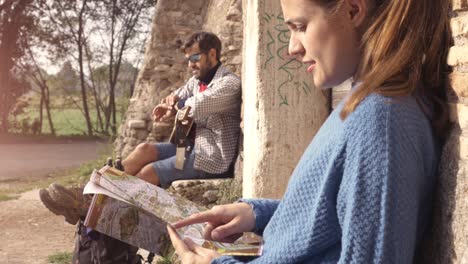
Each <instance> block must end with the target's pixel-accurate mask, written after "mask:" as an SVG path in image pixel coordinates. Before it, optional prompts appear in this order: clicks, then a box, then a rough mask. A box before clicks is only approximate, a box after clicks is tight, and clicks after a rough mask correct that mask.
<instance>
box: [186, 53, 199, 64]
mask: <svg viewBox="0 0 468 264" xmlns="http://www.w3.org/2000/svg"><path fill="white" fill-rule="evenodd" d="M201 55H202V53H196V54H192V55H190V56H189V57H188V58H185V61H186V62H189V61H190V62H198V61H199V60H200V59H201Z"/></svg>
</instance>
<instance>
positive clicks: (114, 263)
mask: <svg viewBox="0 0 468 264" xmlns="http://www.w3.org/2000/svg"><path fill="white" fill-rule="evenodd" d="M107 165H109V166H112V165H113V164H112V159H108V161H107ZM115 165H116V166H115V167H116V168H117V169H120V170H123V166H122V164H121V161H120V159H118V160H116V164H115ZM137 251H138V248H137V247H134V246H132V245H129V244H127V243H125V242H122V241H120V240H118V239H115V238H113V237H110V236H107V235H105V234H102V233H99V232H97V231H95V230H92V229H90V228H87V227H86V226H84V225H83V220H82V219H80V220H79V222H78V224H77V232H76V239H75V249H74V251H73V259H72V263H73V264H142V263H151V262H152V261H153V258H154V254H153V253H150V254H149V255H148V258H147V260H146V261H144V260H143V257H142V256H140V255H138V254H137Z"/></svg>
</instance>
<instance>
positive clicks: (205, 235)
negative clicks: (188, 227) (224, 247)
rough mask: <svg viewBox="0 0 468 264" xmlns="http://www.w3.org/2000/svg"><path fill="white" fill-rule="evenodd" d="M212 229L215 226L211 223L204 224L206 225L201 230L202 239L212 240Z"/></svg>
mask: <svg viewBox="0 0 468 264" xmlns="http://www.w3.org/2000/svg"><path fill="white" fill-rule="evenodd" d="M214 228H215V226H214V225H213V224H212V223H210V222H208V223H206V225H205V226H204V228H203V238H205V239H208V240H213V238H212V237H211V231H213V229H214Z"/></svg>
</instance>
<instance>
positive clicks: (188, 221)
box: [172, 210, 218, 228]
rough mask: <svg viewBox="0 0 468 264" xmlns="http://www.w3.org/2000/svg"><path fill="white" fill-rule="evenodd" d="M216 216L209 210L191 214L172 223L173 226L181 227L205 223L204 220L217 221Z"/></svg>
mask: <svg viewBox="0 0 468 264" xmlns="http://www.w3.org/2000/svg"><path fill="white" fill-rule="evenodd" d="M217 218H218V217H217V216H216V215H215V214H214V213H213V212H212V211H211V210H209V211H205V212H201V213H196V214H193V215H191V216H189V217H187V218H185V219H182V220H179V221H177V222H175V223H172V226H173V227H174V228H181V227H184V226H188V225H193V224H199V223H205V222H218V221H217V220H218V219H217Z"/></svg>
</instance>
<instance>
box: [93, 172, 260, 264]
mask: <svg viewBox="0 0 468 264" xmlns="http://www.w3.org/2000/svg"><path fill="white" fill-rule="evenodd" d="M84 193H85V194H95V195H94V197H93V201H92V203H91V206H90V208H89V211H88V214H87V216H86V220H85V223H84V224H85V226H88V227H91V228H93V229H95V230H96V231H99V232H101V233H104V234H106V235H108V236H111V237H114V238H117V239H119V240H122V241H124V242H127V243H129V244H132V245H134V246H137V247H140V248H143V249H145V250H148V251H150V252H154V253H157V254H158V253H162V252H166V251H165V250H167V247H168V246H170V241H169V238H168V236H167V231H166V225H167V224H168V223H173V222H176V221H178V220H181V219H183V218H186V217H188V216H190V215H192V214H194V213H198V212H202V211H205V210H207V208H205V207H203V206H200V205H198V204H196V203H193V202H191V201H189V200H187V199H185V198H182V197H179V196H177V195H175V194H172V193H169V192H167V191H165V190H164V189H162V188H160V187H158V186H155V185H153V184H150V183H148V182H145V181H143V180H141V179H139V178H137V177H134V176H131V175H128V174H126V173H124V172H122V171H119V170H117V169H115V168H113V167H110V166H104V167H103V168H101V169H100V170H98V171H97V170H95V171H94V172H93V173H92V175H91V179H90V181H89V182H88V184H87V185H86V187H85V189H84ZM177 232H178V233H179V235H180V236H181V237H188V238H190V239H192V240H193V241H194V242H195V243H197V244H199V245H202V246H203V247H207V248H211V249H214V250H216V251H218V252H219V253H220V254H222V255H233V256H259V255H261V252H262V246H261V243H259V241H258V240H257V241H255V239H254V240H250V239H248V237H250V236H246V237H247V238H246V237H244V238H243V239H240V240H238V241H236V242H235V243H220V242H215V241H207V240H205V239H203V235H202V234H203V225H202V224H195V225H190V226H187V227H184V228H180V229H178V230H177Z"/></svg>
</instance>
